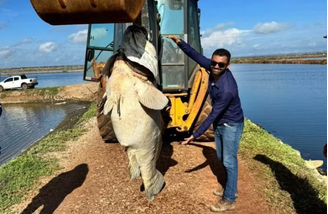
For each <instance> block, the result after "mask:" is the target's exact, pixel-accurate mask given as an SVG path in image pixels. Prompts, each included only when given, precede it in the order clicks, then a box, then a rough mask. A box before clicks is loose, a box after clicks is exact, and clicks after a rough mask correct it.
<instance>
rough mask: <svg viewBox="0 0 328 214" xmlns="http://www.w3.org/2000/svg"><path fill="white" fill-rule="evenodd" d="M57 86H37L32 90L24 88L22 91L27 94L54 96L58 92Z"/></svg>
mask: <svg viewBox="0 0 328 214" xmlns="http://www.w3.org/2000/svg"><path fill="white" fill-rule="evenodd" d="M59 90H60V89H59V88H58V87H49V88H38V89H33V90H25V91H24V92H25V93H26V95H28V96H33V95H35V94H36V95H39V96H55V95H57V94H58V92H59Z"/></svg>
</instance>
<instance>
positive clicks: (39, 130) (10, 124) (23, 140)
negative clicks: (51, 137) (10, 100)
mask: <svg viewBox="0 0 328 214" xmlns="http://www.w3.org/2000/svg"><path fill="white" fill-rule="evenodd" d="M2 107H3V111H2V116H1V118H0V146H1V155H0V165H2V164H4V163H6V162H7V161H9V160H10V159H12V158H13V157H15V156H17V155H19V154H20V153H22V152H23V151H24V150H26V148H28V147H30V146H31V145H32V144H33V143H34V142H36V141H37V140H39V139H41V138H42V137H43V136H45V135H46V134H48V133H50V132H51V131H52V130H54V129H55V128H56V126H57V125H58V124H59V123H60V122H61V121H62V120H63V119H64V118H65V116H66V115H68V114H72V113H73V112H75V111H77V110H79V109H82V108H85V106H84V105H81V104H74V103H69V104H63V105H52V104H3V105H2Z"/></svg>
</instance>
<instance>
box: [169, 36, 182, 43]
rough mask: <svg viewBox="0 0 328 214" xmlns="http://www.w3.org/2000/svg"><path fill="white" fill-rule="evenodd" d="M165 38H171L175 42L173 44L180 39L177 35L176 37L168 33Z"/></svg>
mask: <svg viewBox="0 0 328 214" xmlns="http://www.w3.org/2000/svg"><path fill="white" fill-rule="evenodd" d="M166 38H168V39H172V40H173V42H175V44H177V45H178V44H179V43H180V42H181V40H180V39H178V37H176V36H172V35H168V36H166Z"/></svg>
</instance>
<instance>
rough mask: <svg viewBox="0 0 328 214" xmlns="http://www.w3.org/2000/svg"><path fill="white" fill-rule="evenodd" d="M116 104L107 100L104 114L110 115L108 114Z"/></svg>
mask: <svg viewBox="0 0 328 214" xmlns="http://www.w3.org/2000/svg"><path fill="white" fill-rule="evenodd" d="M113 106H114V104H113V102H112V101H111V100H110V99H107V100H106V103H105V105H104V114H105V115H106V114H108V112H110V111H111V110H112V108H113Z"/></svg>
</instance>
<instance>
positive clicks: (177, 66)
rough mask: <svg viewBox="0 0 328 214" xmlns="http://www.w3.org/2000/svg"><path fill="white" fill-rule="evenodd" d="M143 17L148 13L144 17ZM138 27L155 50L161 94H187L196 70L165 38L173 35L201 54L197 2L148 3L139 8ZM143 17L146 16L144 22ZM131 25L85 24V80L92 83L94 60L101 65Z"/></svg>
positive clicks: (194, 63)
mask: <svg viewBox="0 0 328 214" xmlns="http://www.w3.org/2000/svg"><path fill="white" fill-rule="evenodd" d="M144 14H148V15H147V16H145V15H144ZM141 16H142V18H141V22H142V23H141V24H142V25H144V26H146V27H147V28H148V32H149V35H148V37H149V41H150V42H152V43H153V44H154V46H155V47H156V49H157V50H158V56H159V60H160V63H159V67H160V68H159V70H160V80H161V85H162V88H163V90H164V91H168V92H169V91H172V92H173V91H187V90H188V89H189V88H190V87H191V85H192V81H193V75H194V74H195V72H196V71H197V70H199V68H197V64H196V62H194V61H193V60H190V59H189V58H188V57H186V56H185V54H184V53H183V52H182V51H181V50H180V49H179V47H177V45H176V44H175V43H174V42H173V41H172V40H171V39H167V38H166V35H176V36H177V37H179V38H181V39H183V40H184V41H186V42H188V43H189V44H190V45H191V46H192V47H193V48H194V49H195V50H197V51H199V52H200V51H201V45H200V33H199V18H200V10H199V9H198V7H197V0H188V1H187V0H155V1H147V2H146V3H145V4H144V7H143V9H142V15H141ZM145 17H147V18H146V19H145ZM131 24H132V22H130V23H100V24H89V25H88V36H87V47H86V57H85V67H84V79H85V80H91V81H95V80H97V77H96V76H95V74H94V71H93V69H94V66H93V65H94V63H95V62H94V58H95V61H96V63H97V64H98V65H99V64H101V65H103V64H104V63H106V61H107V59H108V58H109V57H110V56H111V55H112V54H113V53H115V51H116V50H117V49H118V48H119V45H120V42H121V38H122V35H123V32H124V30H125V29H126V28H127V27H128V26H129V25H131Z"/></svg>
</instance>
